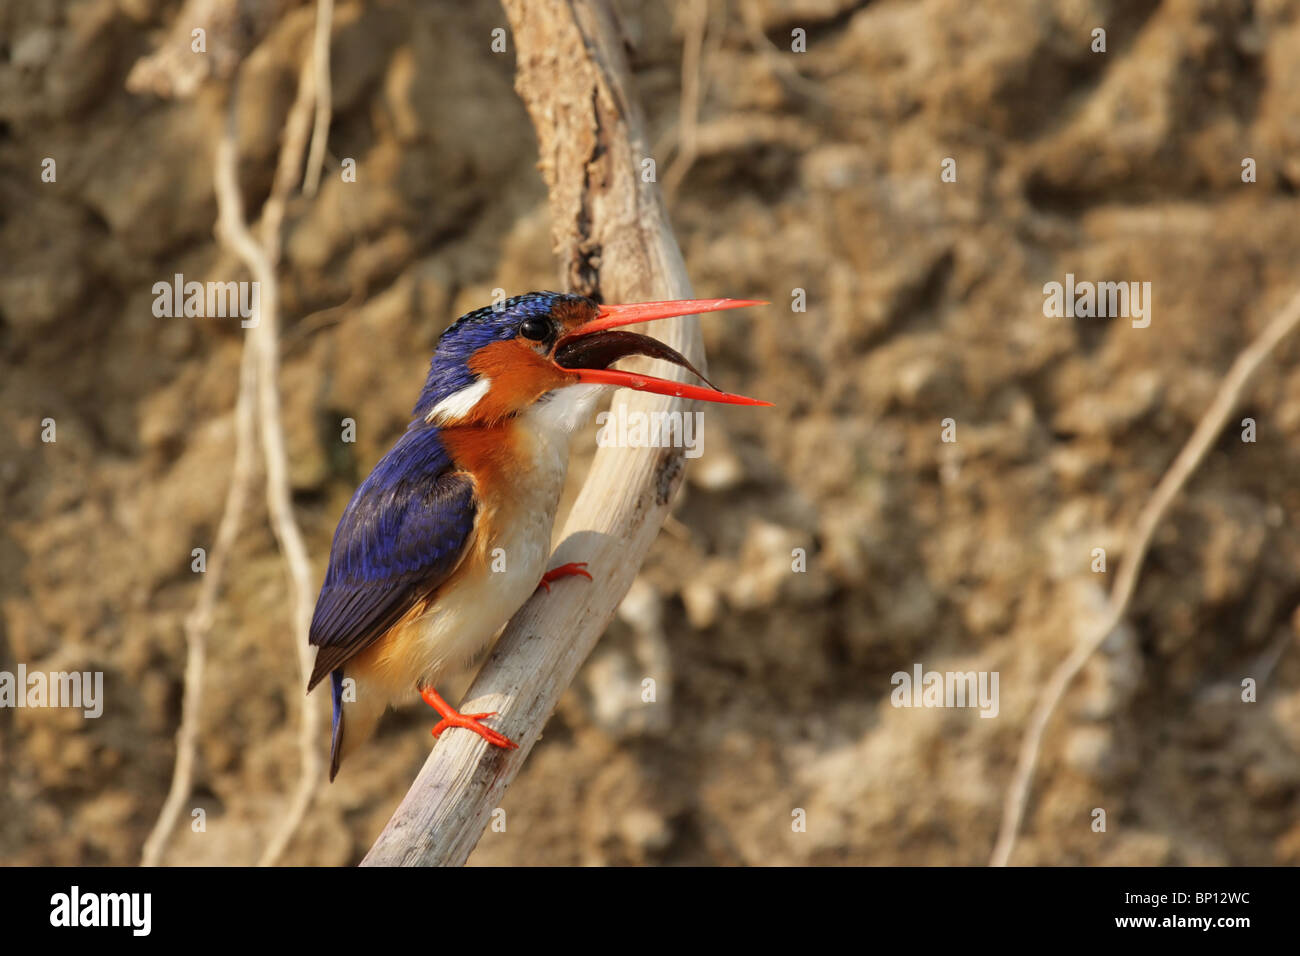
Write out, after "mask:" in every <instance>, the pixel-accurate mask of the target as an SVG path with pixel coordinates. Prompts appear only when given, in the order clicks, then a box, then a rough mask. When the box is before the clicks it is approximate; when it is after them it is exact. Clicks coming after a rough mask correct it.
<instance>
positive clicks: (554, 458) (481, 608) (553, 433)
mask: <svg viewBox="0 0 1300 956" xmlns="http://www.w3.org/2000/svg"><path fill="white" fill-rule="evenodd" d="M530 425H532V423H525V424H523V425H522V426H521V434H522V435H523V436H525V438H524V440H523V446H524V447H523V449H522V450H524V451H525V453H526V456H527V457H528V458H530V459H531V464H530V466H529V467H527V468H523V469H521V478H522V477H523V476H524V475H526V476H527V481H526V482H524V481H520V482H519V483H517V484H516V485H515V487H513V488H511V489H509V490H508V491H507V493H506V494H504V495H502V500H501V502H500V503H499V504H498V506H497V508H496V511H495V513H494V514H493V515H491V517H490V520H488V521H486V522H483V524H482V525H481V526H486V529H487V535H488V537H487V539H486V541H485V542H484V543H483V545H482V547H483V548H484V550H483V552H482V553H483V555H484V556H485V558H486V568H487V571H486V573H481V572H480V573H474V574H465V575H459V576H457V580H456V581H455V583H454V584H449V585H448V586H447V587H446V588H444V589H443V590H442V591H441V592H440V593H439V595H438V598H437V600H436V601H435V603H434V604H433V605H432V606H431V607H430V608H429V611H428V613H427V614H426V615H425V616H424V617H422V618H421V619H420V620H419V621H418V622H417V624H416V626H417V628H418V637H417V639H416V644H417V647H418V655H419V658H420V673H421V674H422V675H423V681H424V682H426V683H433V682H435V681H436V680H437V679H438V678H439V676H441V675H443V674H445V673H447V672H448V671H454V670H458V669H460V668H463V667H465V666H466V665H467V664H469V663H471V662H472V661H473V660H474V659H475V658H476V657H478V655H479V654H481V653H482V652H483V650H484V649H485V648H486V647H487V645H488V644H489V643H490V642H491V641H492V639H493V638H494V637H495V636H496V634H497V632H498V631H499V630H500V629H501V627H502V625H504V624H505V623H506V621H508V620H510V618H511V617H512V616H513V615H514V613H515V611H517V610H519V608H520V607H521V606H522V605H523V603H524V602H525V601H527V600H528V598H529V596H530V595H532V593H533V592H534V591H535V590H536V589H537V585H538V582H539V581H541V579H542V575H543V574H544V573H545V572H546V563H547V558H548V557H550V553H551V531H552V528H553V527H554V524H555V510H556V508H557V506H558V505H559V501H560V493H561V491H563V488H564V478H565V473H566V471H567V469H568V458H569V449H568V434H567V432H560V431H557V430H552V429H549V428H536V427H530Z"/></svg>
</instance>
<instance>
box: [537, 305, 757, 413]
mask: <svg viewBox="0 0 1300 956" xmlns="http://www.w3.org/2000/svg"><path fill="white" fill-rule="evenodd" d="M748 305H767V303H766V302H760V301H757V300H754V299H677V300H675V301H672V302H636V303H633V304H631V305H602V306H601V307H600V311H599V312H598V313H596V317H595V318H594V319H592V320H591V321H590V322H588V323H586V324H585V325H582V326H579V327H578V328H576V329H574V330H573V331H572V332H570V333H568V334H567V335H564V336H562V337H561V338H560V340H559V341H558V342H556V343H555V355H554V359H555V364H556V365H558V366H559V367H560V368H562V369H564V370H565V371H566V372H573V373H575V374H576V375H577V376H578V381H579V382H587V383H591V384H594V385H619V386H622V387H623V388H634V389H636V390H638V391H642V392H654V393H655V394H656V395H672V396H674V397H675V398H697V399H699V400H700V401H703V402H718V403H720V404H723V405H771V404H772V403H771V402H763V401H759V400H758V399H756V398H746V397H745V396H744V395H732V394H731V393H729V392H723V391H721V390H719V389H717V388H715V387H714V386H713V383H711V382H710V381H709V380H708V379H707V378H705V377H704V376H703V375H701V374H700V372H699V370H698V369H696V368H695V366H694V365H692V364H691V363H690V362H689V361H687V359H686V356H684V355H682V354H681V353H680V352H678V351H677V350H676V349H673V348H670V347H669V346H667V345H664V343H662V342H660V341H658V340H657V339H652V338H650V337H649V336H647V335H638V334H637V333H635V332H619V331H614V330H615V329H618V328H619V327H620V326H624V325H637V324H639V323H641V322H653V321H654V320H655V319H669V318H672V317H673V316H677V315H697V314H699V313H701V312H718V311H721V310H722V309H740V308H743V307H745V306H748ZM629 355H647V356H649V357H650V358H657V359H663V360H664V361H666V362H672V363H673V364H674V365H680V366H681V367H682V368H684V369H686V370H687V371H689V372H691V373H692V374H693V375H695V376H696V377H697V378H699V379H700V380H702V381H703V382H704V383H705V384H706V385H707V386H708V387H707V388H705V387H704V386H701V385H687V384H684V383H682V382H674V381H672V380H671V379H666V378H656V377H654V376H653V375H641V374H639V373H636V372H620V371H617V370H615V369H611V368H609V366H610V365H612V364H614V363H615V362H617V361H618V360H619V359H621V358H626V357H627V356H629Z"/></svg>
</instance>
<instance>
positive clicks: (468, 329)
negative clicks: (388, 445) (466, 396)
mask: <svg viewBox="0 0 1300 956" xmlns="http://www.w3.org/2000/svg"><path fill="white" fill-rule="evenodd" d="M564 300H577V301H585V300H583V299H582V297H581V296H577V295H571V294H569V293H564V292H528V293H525V294H524V295H517V296H514V297H513V298H510V299H506V300H505V301H504V302H502V303H500V304H499V305H494V306H488V307H486V308H483V309H475V310H474V311H473V312H466V313H465V314H464V315H462V316H461V317H460V318H459V319H457V320H456V321H455V322H453V323H452V324H451V326H450V327H448V329H447V331H445V332H443V333H442V337H441V338H439V339H438V346H437V348H436V349H435V351H434V353H433V361H432V362H430V363H429V377H428V379H427V380H426V381H425V383H424V391H422V392H421V393H420V400H419V401H418V402H416V403H415V408H414V409H412V411H411V414H412V416H413V420H412V424H414V423H415V422H418V421H421V420H423V418H424V416H425V415H427V414H428V413H429V410H430V409H431V408H433V407H434V406H435V405H437V404H438V403H439V402H440V401H442V400H443V399H444V398H446V397H447V396H448V395H451V394H453V393H455V392H458V391H460V390H461V389H462V388H468V387H469V386H470V385H473V384H474V373H473V372H471V371H470V370H469V365H468V363H469V360H470V358H471V357H472V356H473V355H474V353H475V352H477V351H478V350H479V349H481V348H483V347H484V346H485V345H491V344H492V343H493V342H508V341H509V340H510V339H513V338H514V337H515V336H516V335H517V334H518V333H519V323H520V322H522V321H523V320H524V319H527V318H531V317H533V316H540V315H548V314H549V313H550V312H551V310H552V308H554V306H555V304H556V303H557V302H560V301H564Z"/></svg>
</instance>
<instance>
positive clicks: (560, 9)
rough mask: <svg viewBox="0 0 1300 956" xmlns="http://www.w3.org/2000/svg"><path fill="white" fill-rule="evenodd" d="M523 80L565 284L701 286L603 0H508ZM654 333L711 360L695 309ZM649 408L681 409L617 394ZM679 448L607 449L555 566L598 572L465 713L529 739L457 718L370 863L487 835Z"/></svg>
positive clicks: (429, 861)
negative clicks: (491, 715) (654, 167)
mask: <svg viewBox="0 0 1300 956" xmlns="http://www.w3.org/2000/svg"><path fill="white" fill-rule="evenodd" d="M505 8H506V14H507V17H508V18H509V21H510V25H511V28H512V31H513V34H514V38H515V44H516V50H517V54H518V56H517V61H518V76H517V79H516V89H517V90H518V91H519V93H520V95H521V96H522V98H523V100H524V104H525V106H526V107H527V109H528V112H529V115H530V116H531V118H532V121H533V125H534V127H535V128H536V131H537V136H538V141H539V153H540V157H541V161H540V167H541V170H542V175H543V177H544V179H545V181H546V184H547V187H548V191H549V194H550V208H551V217H552V232H553V236H554V240H555V246H556V250H557V252H558V254H559V257H560V262H561V264H562V267H563V270H564V275H565V277H566V281H567V284H568V286H569V287H570V288H572V289H574V290H575V291H578V292H582V293H585V294H599V295H601V296H602V298H604V299H606V300H608V301H618V300H621V301H643V300H653V299H672V298H682V297H687V296H690V295H691V287H690V282H689V281H688V279H687V276H686V268H685V266H684V264H683V262H682V258H681V253H680V251H679V249H678V247H677V243H676V241H675V240H674V238H673V235H672V232H671V230H670V229H669V226H668V222H667V216H666V213H665V210H664V206H663V201H662V199H661V198H660V196H659V194H658V192H657V191H656V189H655V187H654V185H653V184H652V183H643V182H642V181H641V177H640V175H639V172H640V166H641V160H642V158H644V157H645V156H647V155H649V150H648V145H647V143H646V139H645V130H644V123H643V121H642V118H641V115H640V110H639V108H638V107H637V105H636V103H635V102H634V101H633V100H632V99H631V95H632V94H631V84H630V79H629V75H628V68H627V64H626V61H625V58H624V52H623V42H622V36H621V32H620V30H619V27H618V24H617V22H616V21H615V19H614V15H613V14H612V12H611V11H610V9H609V7H608V6H607V5H606V4H604V3H600V2H596V0H572V2H563V0H531V2H525V0H505ZM650 334H652V335H654V336H655V337H656V338H659V339H661V340H663V341H666V342H668V343H669V344H670V345H672V346H673V347H674V348H676V349H678V350H679V351H681V352H683V353H684V354H685V355H686V356H687V357H688V358H690V360H691V361H692V362H696V363H698V362H700V361H702V360H703V358H704V355H703V352H704V349H703V345H702V344H701V340H700V333H699V320H698V319H697V318H694V317H688V318H683V319H677V320H671V321H667V322H659V323H655V324H654V327H652V328H651V329H650ZM614 401H615V402H626V403H627V405H628V406H629V408H631V409H635V410H638V411H653V410H672V409H681V408H682V407H683V403H681V402H680V401H679V400H676V399H669V398H664V397H660V396H655V395H649V394H647V393H640V392H638V393H630V392H625V391H620V392H618V393H617V394H616V395H615V397H614ZM684 465H685V461H684V458H683V455H682V449H680V448H677V449H674V448H637V449H628V448H600V449H598V451H597V453H596V458H595V461H594V462H593V464H592V468H591V471H590V473H589V475H588V478H587V481H586V484H584V485H583V488H582V491H581V492H580V493H579V495H578V498H577V501H576V503H575V504H574V506H573V510H572V512H571V513H570V515H569V518H568V521H567V522H566V523H565V525H564V528H563V531H562V539H561V543H560V546H559V547H558V548H557V550H556V553H555V555H554V556H553V557H552V562H553V563H554V564H558V563H561V562H565V561H575V560H580V561H587V562H588V564H589V568H590V570H591V572H592V574H593V575H594V577H595V580H594V582H592V583H587V582H585V581H571V582H566V583H564V584H563V585H561V586H557V587H554V588H552V589H551V592H550V593H546V592H542V593H540V594H538V595H534V597H533V598H532V599H531V600H529V601H528V603H526V604H525V605H524V606H523V608H521V609H520V610H519V612H518V613H517V614H516V615H515V616H514V618H513V619H512V620H511V622H510V624H509V625H507V627H506V630H505V633H504V634H503V635H502V637H501V639H500V641H499V643H498V644H497V646H496V648H495V649H494V650H493V652H492V653H491V655H490V656H489V658H488V660H487V662H486V663H485V664H484V666H483V669H482V670H481V671H480V673H479V675H478V677H477V679H476V680H475V681H474V684H473V686H472V687H471V688H470V689H469V691H468V692H467V694H466V695H465V700H464V702H463V703H462V704H461V709H462V710H464V711H466V712H472V711H497V712H498V714H499V716H498V717H497V718H496V719H495V726H496V727H497V728H498V729H499V730H500V731H501V732H502V733H505V734H507V735H508V736H510V737H511V738H513V739H514V740H516V741H518V742H519V744H520V748H519V749H518V750H511V751H506V750H498V749H495V748H493V749H489V748H488V746H487V744H486V743H485V742H484V741H483V740H482V739H481V738H479V737H478V736H476V735H474V734H470V733H466V732H464V731H460V730H450V731H448V732H447V733H444V734H443V735H442V736H441V738H439V740H438V742H437V744H436V745H435V746H434V748H433V752H432V753H431V754H430V755H429V758H428V760H426V761H425V764H424V767H423V769H421V771H420V774H419V776H418V777H417V778H416V780H415V783H414V784H413V785H412V787H411V789H410V791H409V792H408V793H407V795H406V797H405V799H403V800H402V802H401V805H400V806H399V807H398V808H397V811H396V813H395V814H394V815H393V818H392V819H391V820H390V821H389V822H388V825H387V826H386V827H385V828H384V831H383V833H382V834H380V836H379V839H378V840H377V841H376V842H375V845H374V846H373V847H372V848H371V850H370V852H369V854H367V856H366V858H365V860H364V861H363V865H368V866H385V865H389V866H391V865H405V866H413V865H459V864H461V863H464V862H465V860H466V859H467V858H468V857H469V854H470V852H471V851H472V850H473V849H474V846H475V844H477V843H478V840H479V837H480V836H481V834H482V832H483V828H484V826H485V825H486V823H487V822H488V819H489V817H490V815H491V813H492V810H493V808H494V807H496V806H497V804H498V803H499V801H500V799H501V796H502V794H503V793H504V792H505V790H506V788H507V787H508V786H509V785H510V782H511V781H512V780H513V779H514V777H515V775H516V774H517V773H518V772H519V769H520V768H521V767H522V766H523V763H524V761H525V759H527V756H528V754H529V752H530V751H531V750H532V747H533V745H534V744H535V743H536V742H537V740H538V738H539V737H540V736H541V731H542V728H543V726H544V725H545V723H546V720H547V718H548V717H550V715H551V713H552V711H553V710H554V709H555V706H556V704H557V703H558V702H559V699H560V695H561V694H562V693H563V692H564V690H565V688H567V687H568V686H569V684H570V682H571V681H572V680H573V678H574V676H575V674H576V673H577V671H578V668H579V667H580V666H581V664H582V662H583V660H584V659H585V658H586V657H587V655H588V653H589V652H590V651H591V649H592V647H593V646H594V645H595V643H596V640H597V639H598V638H599V637H600V635H601V634H602V633H603V632H604V630H605V627H606V626H607V625H608V623H609V621H610V619H611V618H612V617H613V615H614V612H615V611H616V610H617V608H618V605H619V602H620V601H621V600H622V598H623V595H624V594H625V593H626V592H627V589H628V587H629V586H630V585H631V583H632V580H633V578H634V577H635V575H636V572H637V569H638V568H639V567H640V564H641V561H642V560H643V559H644V557H645V554H646V552H647V551H648V550H649V548H650V545H651V543H652V542H653V541H654V538H655V536H656V535H657V534H658V531H659V526H660V524H661V523H662V521H663V520H664V516H665V515H666V514H667V511H668V505H669V502H670V501H671V499H672V496H673V494H674V493H675V491H676V490H677V487H678V485H679V484H680V482H681V479H682V476H683V471H684Z"/></svg>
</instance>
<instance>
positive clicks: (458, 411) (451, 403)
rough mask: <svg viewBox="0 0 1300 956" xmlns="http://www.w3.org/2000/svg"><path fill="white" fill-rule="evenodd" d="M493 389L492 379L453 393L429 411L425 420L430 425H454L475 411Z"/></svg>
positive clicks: (483, 380)
mask: <svg viewBox="0 0 1300 956" xmlns="http://www.w3.org/2000/svg"><path fill="white" fill-rule="evenodd" d="M491 388H492V379H490V378H487V377H484V378H480V379H479V380H478V381H477V382H475V383H474V384H473V385H466V386H465V387H464V388H462V389H458V390H457V391H454V392H452V393H451V394H450V395H448V396H447V397H446V398H444V399H443V400H442V401H440V402H439V403H438V404H437V405H435V406H433V408H431V409H430V410H429V414H427V415H425V416H424V420H425V421H426V422H428V423H429V424H430V425H454V424H455V423H456V422H458V421H460V419H462V418H464V417H465V416H466V415H468V414H469V413H470V412H472V411H473V410H474V406H475V405H477V404H478V403H479V402H480V401H482V400H483V396H484V395H486V394H487V393H488V391H489V390H490V389H491Z"/></svg>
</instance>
